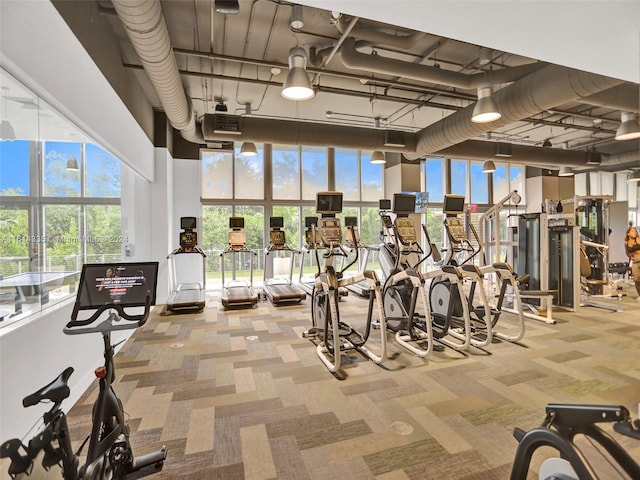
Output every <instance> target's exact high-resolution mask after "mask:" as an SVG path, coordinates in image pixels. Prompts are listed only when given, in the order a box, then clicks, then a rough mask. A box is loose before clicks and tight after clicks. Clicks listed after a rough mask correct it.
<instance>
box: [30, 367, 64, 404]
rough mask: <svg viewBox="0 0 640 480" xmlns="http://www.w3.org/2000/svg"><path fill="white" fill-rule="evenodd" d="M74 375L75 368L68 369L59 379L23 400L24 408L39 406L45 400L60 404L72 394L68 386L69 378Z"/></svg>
mask: <svg viewBox="0 0 640 480" xmlns="http://www.w3.org/2000/svg"><path fill="white" fill-rule="evenodd" d="M72 373H73V367H67V368H66V369H65V370H64V371H63V372H62V373H61V374H60V375H58V377H57V378H56V379H55V380H54V381H53V382H51V383H49V384H48V385H46V386H44V387H42V388H41V389H40V390H38V391H37V392H35V393H32V394H31V395H27V396H26V397H24V398H23V399H22V406H23V407H30V406H32V405H37V404H38V403H40V402H42V401H43V400H49V401H52V402H54V403H60V402H62V400H64V399H65V398H67V397H68V396H69V394H70V393H71V389H70V388H69V386H68V385H67V381H68V380H69V377H70V376H71V374H72Z"/></svg>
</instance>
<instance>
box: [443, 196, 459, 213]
mask: <svg viewBox="0 0 640 480" xmlns="http://www.w3.org/2000/svg"><path fill="white" fill-rule="evenodd" d="M442 212H443V213H444V214H447V215H459V214H461V213H464V195H451V194H446V195H445V196H444V204H443V206H442Z"/></svg>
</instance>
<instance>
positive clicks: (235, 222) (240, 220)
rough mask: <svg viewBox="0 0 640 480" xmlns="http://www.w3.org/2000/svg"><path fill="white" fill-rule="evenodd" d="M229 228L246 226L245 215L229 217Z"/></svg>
mask: <svg viewBox="0 0 640 480" xmlns="http://www.w3.org/2000/svg"><path fill="white" fill-rule="evenodd" d="M229 228H232V229H234V230H236V229H240V228H244V217H231V218H229Z"/></svg>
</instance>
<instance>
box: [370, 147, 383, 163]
mask: <svg viewBox="0 0 640 480" xmlns="http://www.w3.org/2000/svg"><path fill="white" fill-rule="evenodd" d="M369 162H370V163H372V164H374V165H375V164H383V163H387V159H386V158H385V157H384V152H381V151H380V150H375V151H374V152H373V153H372V154H371V160H369Z"/></svg>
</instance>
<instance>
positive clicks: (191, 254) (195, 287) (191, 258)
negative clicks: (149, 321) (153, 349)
mask: <svg viewBox="0 0 640 480" xmlns="http://www.w3.org/2000/svg"><path fill="white" fill-rule="evenodd" d="M180 228H181V229H182V231H181V232H180V246H179V247H178V248H176V249H175V250H174V251H173V252H171V253H170V254H169V255H168V256H167V259H168V260H169V282H170V284H171V294H170V295H169V298H168V299H167V303H166V304H165V306H164V308H163V310H162V313H161V314H165V315H166V314H168V313H190V312H201V311H202V310H204V307H205V303H206V300H205V298H206V291H205V282H206V279H207V275H206V260H205V259H206V257H207V255H206V254H205V253H204V252H203V251H202V249H201V248H200V247H199V246H198V234H197V232H196V231H195V229H196V217H182V218H180ZM178 263H180V264H182V265H184V266H183V267H182V268H181V269H180V270H183V271H188V272H189V274H188V275H193V272H194V271H197V270H200V271H201V280H202V282H180V281H179V280H180V279H179V276H178V270H179V269H178V265H177V264H178Z"/></svg>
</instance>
